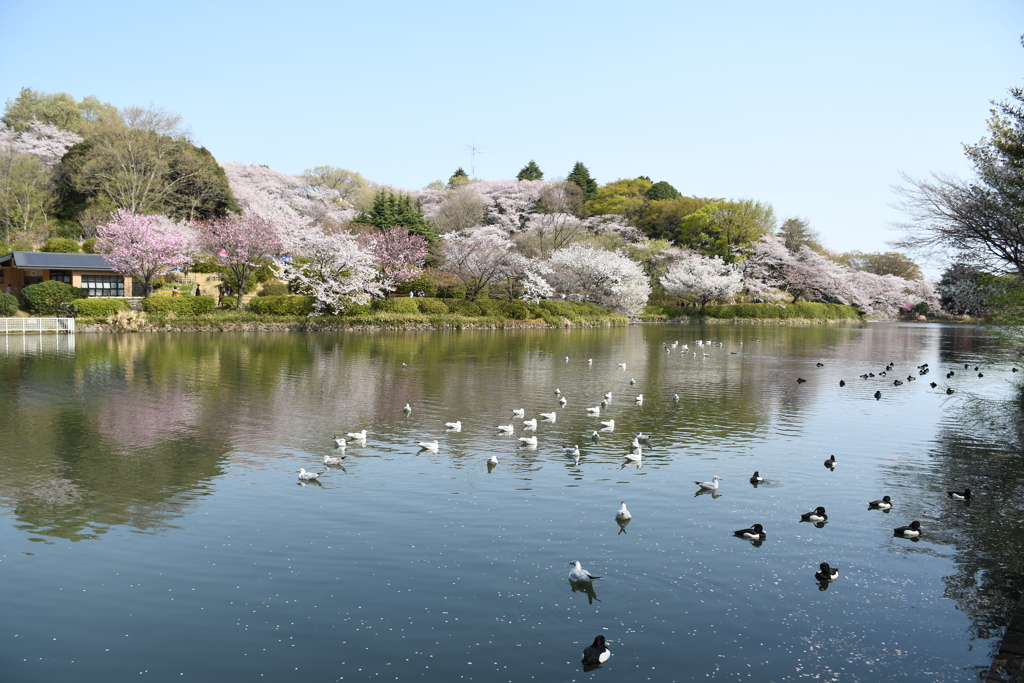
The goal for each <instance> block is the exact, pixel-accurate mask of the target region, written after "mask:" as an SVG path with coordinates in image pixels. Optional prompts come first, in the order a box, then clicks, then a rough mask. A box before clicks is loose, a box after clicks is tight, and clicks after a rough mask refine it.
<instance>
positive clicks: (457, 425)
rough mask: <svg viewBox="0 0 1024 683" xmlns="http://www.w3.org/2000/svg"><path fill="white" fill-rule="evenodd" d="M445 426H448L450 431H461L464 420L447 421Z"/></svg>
mask: <svg viewBox="0 0 1024 683" xmlns="http://www.w3.org/2000/svg"><path fill="white" fill-rule="evenodd" d="M444 426H445V427H447V428H448V430H449V431H452V432H461V431H462V420H456V421H455V422H445V423H444Z"/></svg>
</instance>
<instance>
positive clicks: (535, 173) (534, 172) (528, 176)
mask: <svg viewBox="0 0 1024 683" xmlns="http://www.w3.org/2000/svg"><path fill="white" fill-rule="evenodd" d="M543 179H544V171H542V170H540V166H538V165H537V162H536V161H534V160H533V159H530V163H528V164H526V166H523V168H522V170H521V171H519V175H517V176H516V180H543Z"/></svg>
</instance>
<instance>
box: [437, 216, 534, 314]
mask: <svg viewBox="0 0 1024 683" xmlns="http://www.w3.org/2000/svg"><path fill="white" fill-rule="evenodd" d="M441 252H442V254H443V255H444V265H443V267H444V269H445V270H447V271H448V272H450V273H452V274H453V275H455V276H456V277H457V278H458V279H459V281H460V282H461V283H462V284H463V285H465V287H466V298H467V299H476V298H477V297H478V296H480V293H481V292H483V291H484V290H485V289H486V288H487V287H488V286H490V285H491V284H492V283H496V282H497V281H499V280H500V279H501V278H502V277H504V276H506V275H507V274H508V272H509V269H510V268H514V267H515V264H516V262H517V259H518V258H520V257H519V255H518V254H517V253H516V252H515V251H514V250H513V249H512V243H511V242H509V240H508V238H507V237H506V236H505V235H504V234H503V233H502V231H501V230H499V229H495V228H481V229H477V230H474V231H472V232H470V233H469V234H468V235H466V234H458V233H448V234H447V235H445V236H444V238H443V241H442V244H441Z"/></svg>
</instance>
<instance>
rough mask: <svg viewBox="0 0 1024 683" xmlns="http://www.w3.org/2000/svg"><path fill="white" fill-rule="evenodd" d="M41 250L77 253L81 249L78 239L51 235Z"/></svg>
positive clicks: (57, 252)
mask: <svg viewBox="0 0 1024 683" xmlns="http://www.w3.org/2000/svg"><path fill="white" fill-rule="evenodd" d="M39 251H48V252H50V253H56V254H77V253H78V252H80V251H81V248H80V247H79V246H78V242H77V241H76V240H73V239H71V238H70V237H51V238H50V239H48V240H46V242H44V243H43V247H42V249H40V250H39Z"/></svg>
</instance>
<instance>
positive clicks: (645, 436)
mask: <svg viewBox="0 0 1024 683" xmlns="http://www.w3.org/2000/svg"><path fill="white" fill-rule="evenodd" d="M636 440H637V441H650V440H651V435H650V434H644V433H643V432H640V433H639V434H637V435H636Z"/></svg>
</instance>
